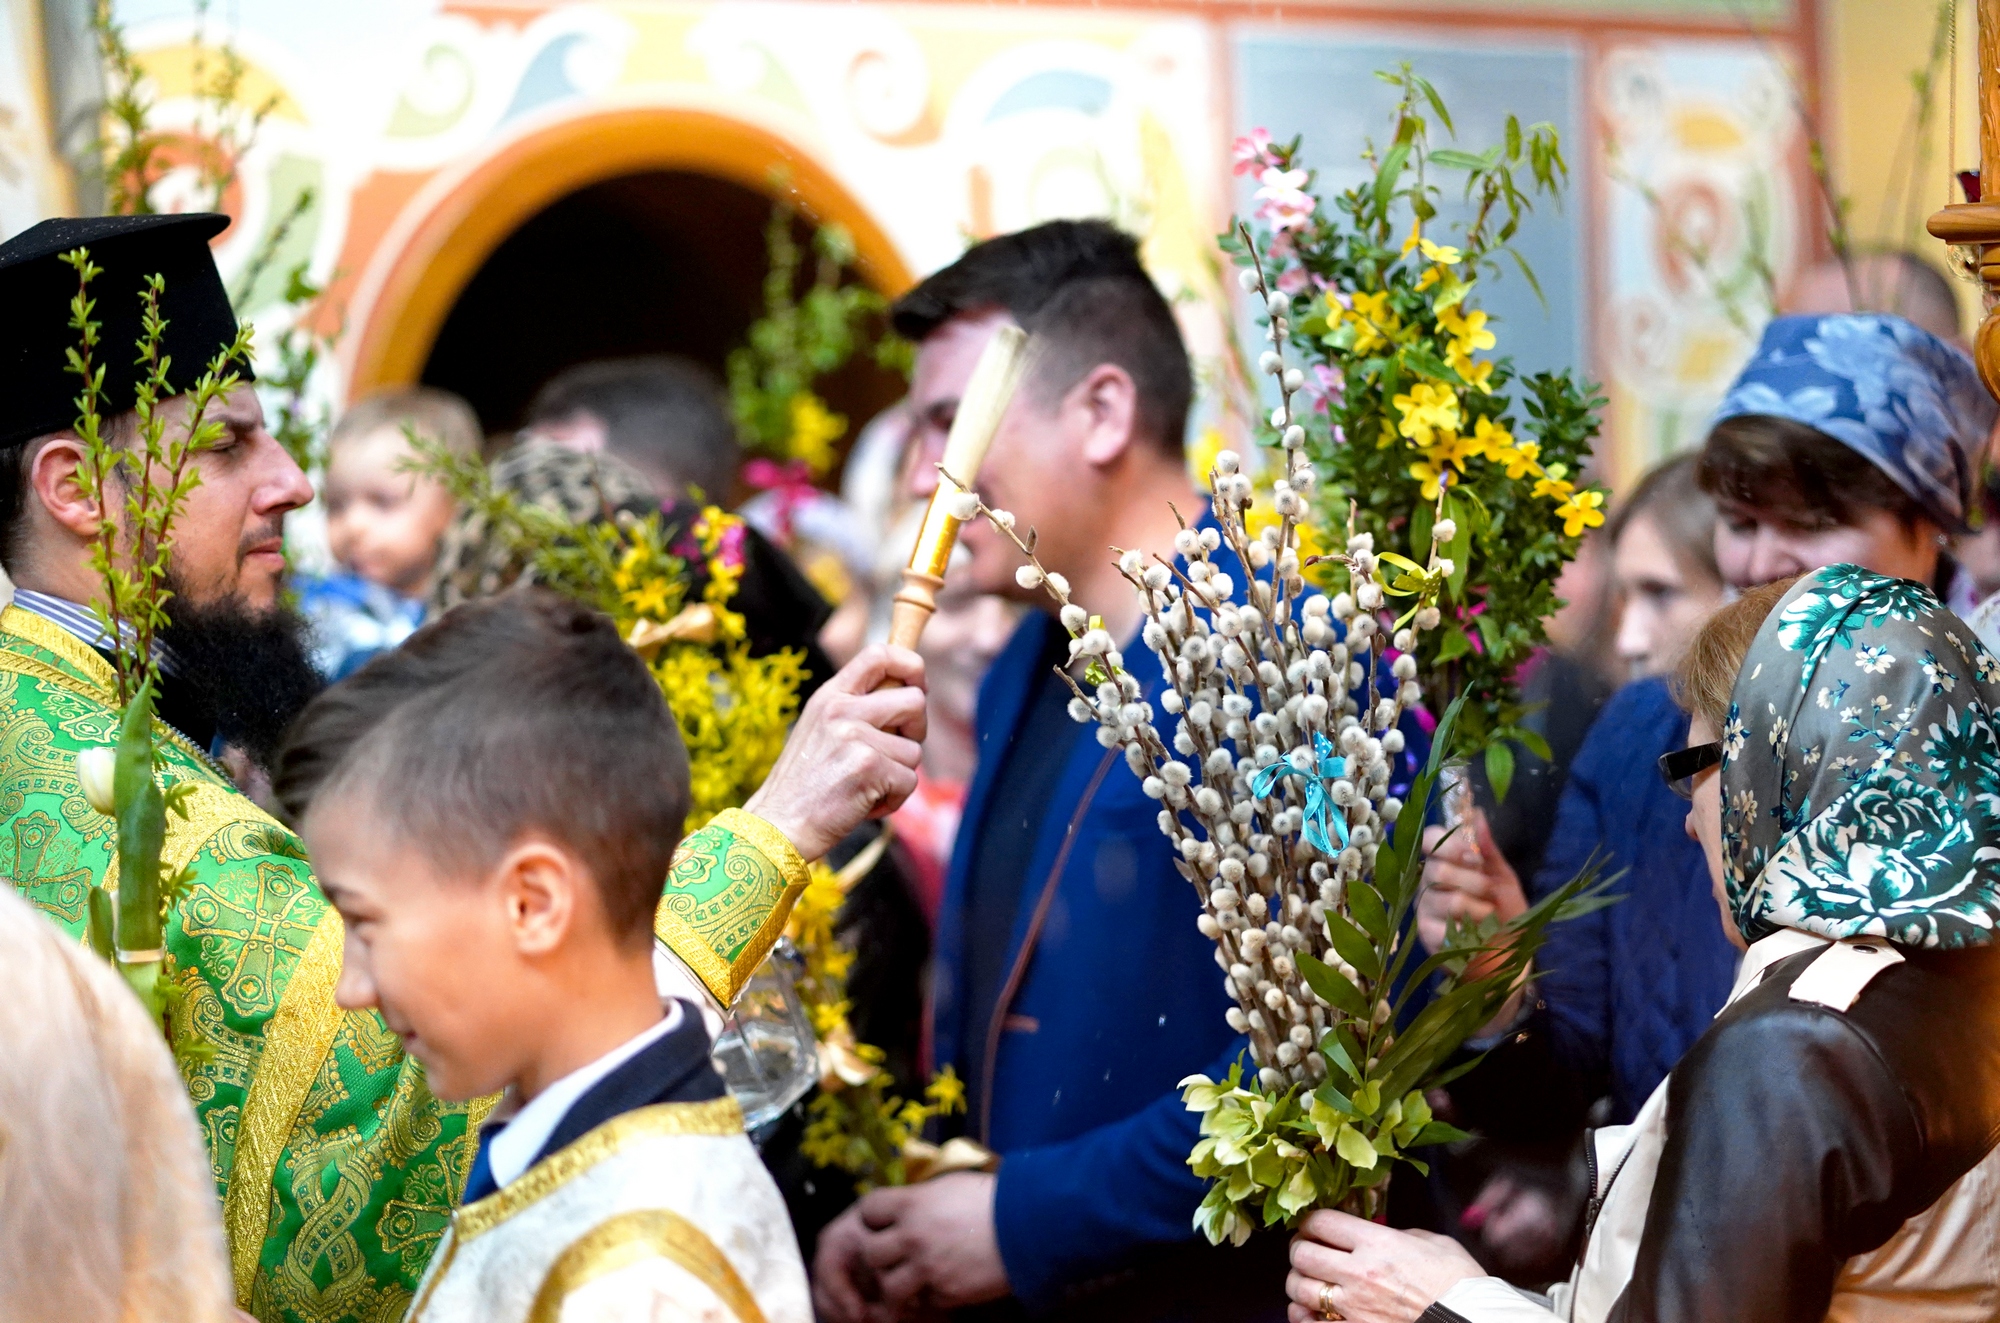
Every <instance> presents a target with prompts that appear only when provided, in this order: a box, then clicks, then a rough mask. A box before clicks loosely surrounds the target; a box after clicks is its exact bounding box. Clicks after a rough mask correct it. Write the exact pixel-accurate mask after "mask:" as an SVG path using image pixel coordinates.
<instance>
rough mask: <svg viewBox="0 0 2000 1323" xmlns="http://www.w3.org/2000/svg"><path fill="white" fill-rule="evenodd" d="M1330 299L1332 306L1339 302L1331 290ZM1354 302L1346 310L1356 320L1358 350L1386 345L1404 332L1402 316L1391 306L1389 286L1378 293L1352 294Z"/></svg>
mask: <svg viewBox="0 0 2000 1323" xmlns="http://www.w3.org/2000/svg"><path fill="white" fill-rule="evenodd" d="M1327 301H1328V303H1329V304H1330V305H1331V306H1333V307H1336V308H1337V307H1339V306H1340V305H1339V304H1338V303H1335V302H1334V301H1333V296H1332V295H1330V294H1329V295H1328V296H1327ZM1353 303H1354V307H1353V309H1352V310H1351V311H1349V312H1348V313H1347V320H1349V321H1351V322H1353V323H1354V331H1355V334H1354V352H1355V353H1357V354H1368V353H1372V352H1373V351H1374V350H1376V349H1380V348H1386V347H1387V346H1388V345H1389V344H1391V343H1392V342H1394V341H1395V340H1396V339H1397V338H1398V337H1400V336H1401V335H1402V333H1403V319H1402V318H1400V317H1398V316H1397V315H1396V312H1395V310H1394V309H1393V308H1391V307H1390V306H1389V291H1388V290H1386V289H1385V290H1383V291H1381V292H1380V293H1378V294H1356V295H1354V296H1353ZM1329 320H1331V319H1330V318H1329Z"/></svg>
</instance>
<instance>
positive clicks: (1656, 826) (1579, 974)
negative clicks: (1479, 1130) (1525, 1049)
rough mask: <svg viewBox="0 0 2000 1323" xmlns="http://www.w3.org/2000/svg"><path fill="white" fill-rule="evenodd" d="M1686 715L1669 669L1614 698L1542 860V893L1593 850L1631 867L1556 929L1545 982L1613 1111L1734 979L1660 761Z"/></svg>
mask: <svg viewBox="0 0 2000 1323" xmlns="http://www.w3.org/2000/svg"><path fill="white" fill-rule="evenodd" d="M1687 729H1688V719H1687V715H1686V714H1685V713H1683V712H1682V711H1681V710H1680V709H1679V708H1678V707H1677V706H1675V704H1674V701H1673V698H1672V696H1671V695H1669V693H1668V692H1667V686H1666V682H1665V681H1664V680H1659V679H1648V680H1637V681H1634V682H1633V683H1631V684H1628V685H1626V686H1625V687H1624V688H1623V689H1621V690H1619V691H1618V692H1617V693H1616V694H1614V695H1613V696H1612V697H1611V700H1610V701H1609V702H1607V703H1606V704H1605V705H1604V711H1603V712H1602V713H1600V714H1599V716H1598V718H1597V722H1596V724H1595V725H1593V726H1592V727H1591V729H1590V734H1589V735H1588V736H1586V737H1585V739H1584V742H1583V748H1582V749H1581V750H1579V751H1578V753H1577V756H1576V761H1575V762H1574V763H1573V764H1572V765H1571V767H1570V773H1569V780H1568V782H1567V784H1566V785H1565V786H1564V787H1563V794H1562V799H1561V802H1560V804H1559V806H1558V808H1557V810H1556V822H1555V828H1554V831H1553V834H1552V836H1551V839H1550V842H1549V848H1548V853H1547V854H1546V855H1545V856H1544V858H1543V860H1542V867H1541V870H1540V871H1539V872H1538V873H1536V874H1535V877H1534V879H1533V881H1532V883H1531V884H1530V886H1529V892H1530V896H1529V898H1530V900H1534V899H1539V898H1540V897H1542V896H1545V895H1547V894H1548V893H1549V892H1551V891H1553V890H1555V889H1556V888H1557V887H1559V886H1561V885H1562V884H1563V883H1565V882H1567V881H1569V880H1570V878H1572V877H1574V876H1575V875H1576V874H1577V873H1578V872H1579V871H1581V870H1582V868H1583V867H1584V864H1585V862H1586V861H1587V860H1588V859H1589V858H1590V855H1591V852H1592V851H1593V850H1600V849H1601V850H1602V851H1603V852H1604V856H1605V859H1604V870H1603V871H1604V876H1606V877H1609V876H1611V875H1612V874H1614V873H1618V872H1620V871H1621V870H1623V871H1624V876H1623V877H1621V878H1619V879H1618V881H1617V882H1615V883H1614V884H1613V885H1612V887H1611V891H1612V893H1613V894H1615V895H1620V896H1623V897H1624V899H1623V900H1621V901H1620V902H1619V903H1618V904H1616V905H1611V906H1607V907H1606V908H1604V909H1601V910H1598V911H1596V912H1595V913H1593V914H1589V915H1586V916H1585V917H1583V918H1581V919H1577V920H1575V921H1573V922H1569V923H1559V924H1556V925H1555V926H1554V927H1553V928H1551V929H1550V930H1549V938H1548V943H1547V945H1546V946H1544V947H1543V948H1542V953H1541V955H1540V956H1539V957H1538V958H1537V961H1536V964H1537V966H1538V968H1539V969H1540V971H1541V972H1540V973H1539V974H1538V975H1537V977H1536V986H1537V989H1538V991H1539V993H1540V996H1541V1000H1542V1001H1543V1003H1544V1004H1545V1006H1546V1008H1547V1009H1546V1012H1545V1013H1543V1014H1542V1015H1540V1016H1538V1018H1541V1019H1543V1020H1544V1022H1545V1023H1546V1026H1547V1031H1548V1034H1549V1037H1550V1042H1551V1046H1552V1048H1553V1050H1554V1052H1555V1055H1556V1057H1557V1058H1558V1060H1560V1061H1561V1062H1562V1063H1563V1064H1564V1065H1565V1066H1567V1067H1569V1068H1570V1069H1572V1070H1575V1071H1577V1072H1578V1073H1579V1074H1581V1075H1583V1076H1584V1077H1585V1078H1587V1079H1590V1080H1592V1081H1603V1080H1605V1079H1606V1077H1607V1076H1608V1080H1609V1089H1610V1094H1611V1101H1612V1107H1613V1112H1614V1115H1613V1117H1612V1120H1613V1121H1614V1122H1624V1121H1629V1120H1631V1119H1632V1117H1633V1115H1634V1114H1635V1113H1636V1112H1637V1111H1638V1110H1639V1106H1640V1104H1642V1103H1643V1102H1645V1100H1646V1098H1647V1095H1649V1094H1651V1093H1652V1091H1653V1089H1654V1087H1655V1086H1656V1085H1658V1084H1659V1082H1660V1081H1661V1080H1663V1079H1665V1078H1666V1076H1667V1072H1668V1071H1669V1070H1672V1069H1673V1067H1674V1063H1675V1062H1677V1061H1678V1060H1680V1057H1681V1054H1682V1053H1683V1052H1685V1051H1686V1050H1687V1049H1688V1048H1689V1047H1690V1046H1692V1045H1693V1043H1694V1040H1695V1039H1697V1038H1699V1037H1701V1035H1702V1033H1703V1031H1705V1030H1706V1029H1707V1028H1708V1026H1709V1022H1710V1021H1711V1020H1712V1019H1713V1018H1714V1017H1715V1013H1716V1012H1717V1011H1719V1010H1721V1009H1722V1003H1723V1001H1724V999H1726V998H1727V997H1728V995H1729V988H1730V985H1731V983H1733V982H1734V981H1735V977H1736V964H1737V953H1736V948H1735V947H1733V946H1731V945H1730V944H1729V941H1728V939H1727V938H1725V937H1724V936H1723V934H1722V920H1721V917H1720V915H1719V914H1718V913H1717V911H1716V907H1715V899H1714V896H1713V893H1712V892H1711V890H1710V887H1709V879H1708V866H1707V863H1706V862H1705V861H1704V859H1703V858H1702V853H1701V847H1700V846H1698V845H1696V844H1695V843H1694V842H1693V841H1692V840H1690V839H1688V836H1687V832H1686V829H1685V826H1684V824H1685V821H1686V819H1687V808H1688V806H1687V801H1685V800H1683V799H1681V798H1680V797H1679V796H1677V795H1675V794H1674V793H1673V791H1671V790H1669V789H1668V788H1667V787H1666V785H1665V784H1664V783H1663V782H1661V780H1660V777H1659V773H1658V771H1657V770H1656V768H1655V765H1654V764H1655V762H1656V761H1657V759H1658V758H1659V756H1660V755H1661V754H1662V753H1665V752H1667V751H1668V750H1669V749H1677V748H1679V747H1680V746H1681V745H1683V744H1685V743H1686V742H1687Z"/></svg>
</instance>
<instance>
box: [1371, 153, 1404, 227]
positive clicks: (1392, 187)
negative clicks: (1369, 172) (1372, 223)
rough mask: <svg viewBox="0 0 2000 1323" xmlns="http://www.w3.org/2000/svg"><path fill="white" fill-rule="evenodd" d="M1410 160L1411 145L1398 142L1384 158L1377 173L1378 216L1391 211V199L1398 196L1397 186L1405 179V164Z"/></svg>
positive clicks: (1376, 200) (1376, 199) (1376, 206)
mask: <svg viewBox="0 0 2000 1323" xmlns="http://www.w3.org/2000/svg"><path fill="white" fill-rule="evenodd" d="M1409 159H1410V144H1409V143H1407V142H1398V143H1397V144H1396V145H1395V146H1394V147H1391V148H1390V149H1389V152H1388V154H1387V155H1386V156H1384V157H1383V158H1382V164H1381V166H1380V167H1378V168H1377V169H1376V171H1375V211H1376V214H1377V215H1382V214H1385V213H1386V212H1387V211H1388V210H1389V199H1390V198H1392V197H1394V196H1395V194H1396V184H1397V182H1398V181H1399V180H1401V179H1402V177H1403V163H1404V162H1405V161H1407V160H1409Z"/></svg>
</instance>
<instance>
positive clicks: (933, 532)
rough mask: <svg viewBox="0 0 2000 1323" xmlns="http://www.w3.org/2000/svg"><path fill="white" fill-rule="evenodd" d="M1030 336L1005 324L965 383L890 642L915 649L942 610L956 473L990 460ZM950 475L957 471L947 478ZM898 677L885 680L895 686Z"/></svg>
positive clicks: (954, 533)
mask: <svg viewBox="0 0 2000 1323" xmlns="http://www.w3.org/2000/svg"><path fill="white" fill-rule="evenodd" d="M1027 356H1028V335H1027V332H1025V331H1023V330H1021V328H1020V327H1018V326H1003V327H1001V328H1000V329H999V330H997V331H995V332H994V333H993V338H992V339H991V340H989V341H988V342H987V344H986V348H985V350H984V351H983V352H982V353H981V354H980V355H979V362H978V364H977V365H976V366H974V367H973V369H972V377H971V379H970V380H969V381H967V382H966V383H965V394H964V396H963V397H962V398H961V399H960V400H959V402H958V415H957V416H956V417H955V418H953V419H952V424H951V435H950V436H949V437H948V438H946V440H945V443H944V458H943V460H941V461H940V462H939V464H938V468H939V469H940V470H941V471H940V472H939V474H938V485H937V490H936V491H935V492H933V493H931V503H930V508H929V509H927V510H926V511H924V523H923V527H922V528H920V529H919V530H918V531H917V542H916V545H915V546H914V547H912V548H911V550H910V563H909V565H908V566H907V567H906V568H905V569H904V570H903V587H902V589H901V591H899V592H898V593H897V594H896V598H895V604H894V606H893V607H892V609H891V611H890V614H889V642H891V643H893V644H895V645H896V646H897V647H899V648H915V647H916V646H917V642H918V640H920V639H921V638H922V637H923V634H924V626H925V625H926V624H928V623H930V618H931V613H932V612H933V611H935V610H937V595H938V590H939V589H940V588H942V587H944V571H945V566H946V565H948V564H949V563H950V562H951V553H952V549H953V548H954V547H956V546H957V545H958V527H959V524H958V520H956V519H954V518H952V516H951V514H950V510H949V507H950V505H951V501H952V498H953V497H954V496H957V495H958V494H959V492H960V491H961V490H962V489H961V488H960V487H959V485H958V483H957V482H954V481H953V480H952V479H953V478H959V479H963V480H964V481H966V482H971V481H972V480H973V478H974V477H975V476H976V475H977V474H978V472H979V466H980V465H981V464H982V463H984V462H985V460H986V451H987V448H988V447H990V446H991V445H992V444H993V436H994V433H996V432H998V431H999V430H1000V420H1001V419H1002V418H1005V417H1006V416H1007V406H1008V405H1009V404H1011V403H1012V402H1013V399H1014V389H1015V387H1017V386H1018V385H1019V384H1020V382H1021V376H1022V372H1023V370H1024V369H1025V367H1026V364H1027ZM946 474H950V475H952V476H951V477H946V476H945V475H946ZM894 684H895V681H893V680H888V681H884V682H883V684H882V686H881V687H882V688H889V687H891V686H892V685H894Z"/></svg>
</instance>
